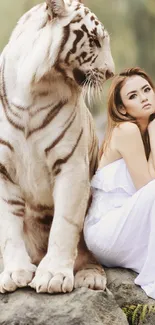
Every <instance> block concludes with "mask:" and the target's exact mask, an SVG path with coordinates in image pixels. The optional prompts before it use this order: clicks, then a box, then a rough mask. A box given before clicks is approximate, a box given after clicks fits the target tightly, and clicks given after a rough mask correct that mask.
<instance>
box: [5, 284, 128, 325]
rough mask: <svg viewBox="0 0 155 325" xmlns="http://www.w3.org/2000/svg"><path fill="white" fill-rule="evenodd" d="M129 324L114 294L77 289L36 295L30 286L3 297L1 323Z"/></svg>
mask: <svg viewBox="0 0 155 325" xmlns="http://www.w3.org/2000/svg"><path fill="white" fill-rule="evenodd" d="M36 324H37V325H88V324H89V325H103V324H106V325H120V324H121V325H127V324H128V322H127V320H126V317H125V314H124V313H123V311H122V310H121V309H120V308H119V307H118V305H117V304H116V302H115V300H114V298H113V296H112V295H109V294H107V293H106V292H102V291H93V290H90V289H85V288H82V289H77V290H74V291H73V292H72V293H70V294H60V295H53V296H51V295H47V294H36V293H35V292H34V291H32V290H30V289H24V290H20V289H19V290H17V291H16V292H14V293H12V294H5V295H1V296H0V325H36Z"/></svg>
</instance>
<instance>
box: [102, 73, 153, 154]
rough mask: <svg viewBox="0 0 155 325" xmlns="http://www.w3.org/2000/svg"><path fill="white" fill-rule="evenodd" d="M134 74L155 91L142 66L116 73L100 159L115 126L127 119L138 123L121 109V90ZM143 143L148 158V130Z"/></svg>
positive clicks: (110, 90)
mask: <svg viewBox="0 0 155 325" xmlns="http://www.w3.org/2000/svg"><path fill="white" fill-rule="evenodd" d="M133 76H140V77H142V78H144V79H146V80H147V81H148V83H149V84H150V86H151V87H152V88H153V90H154V91H155V86H154V84H153V82H152V80H151V78H150V77H149V76H148V75H147V73H146V72H145V71H144V70H142V69H141V68H138V67H136V68H131V69H125V70H124V71H122V72H121V73H120V74H118V75H116V76H115V77H114V78H113V80H112V84H111V86H110V89H109V94H108V123H107V128H106V132H105V138H104V141H103V143H102V145H101V148H100V151H99V159H100V158H101V156H102V154H103V153H104V152H105V151H106V149H107V147H108V145H109V143H110V139H111V135H112V131H113V129H114V127H116V126H118V125H119V124H120V123H122V122H125V121H130V122H133V123H137V122H136V119H135V118H133V117H132V116H131V115H129V114H128V113H126V114H125V115H124V114H122V113H121V111H120V110H119V108H120V106H123V102H122V99H121V95H120V91H121V89H122V87H123V85H124V83H125V82H126V80H127V79H128V78H130V77H133ZM142 139H143V143H144V148H145V153H146V157H147V159H148V157H149V154H150V142H149V136H148V131H146V133H145V135H144V137H142Z"/></svg>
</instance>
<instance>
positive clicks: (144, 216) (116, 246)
mask: <svg viewBox="0 0 155 325" xmlns="http://www.w3.org/2000/svg"><path fill="white" fill-rule="evenodd" d="M154 113H155V88H154V85H153V83H152V81H151V79H150V77H149V76H148V75H147V74H146V73H145V72H144V71H143V70H141V69H140V68H132V69H128V70H125V71H124V72H122V73H120V74H119V75H118V76H115V77H114V79H113V82H112V85H111V88H110V92H109V97H108V127H107V132H106V136H105V140H104V143H103V145H102V147H101V152H100V164H99V169H98V170H97V172H96V174H95V176H94V177H93V179H92V183H91V185H92V203H91V206H90V208H89V211H88V214H87V217H86V220H85V225H84V235H85V240H86V244H87V246H88V248H89V249H90V251H92V252H93V254H94V255H95V256H96V258H97V259H98V261H99V262H100V263H102V264H103V265H106V266H108V267H115V266H116V267H117V266H119V267H125V268H131V269H132V270H134V271H136V272H137V273H139V274H138V276H137V278H136V279H135V283H136V284H138V285H140V286H141V287H142V288H143V290H145V292H146V294H147V295H148V296H150V297H152V298H154V299H155V168H154V167H155V120H153V117H154V115H153V114H154Z"/></svg>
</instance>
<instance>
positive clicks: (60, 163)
mask: <svg viewBox="0 0 155 325" xmlns="http://www.w3.org/2000/svg"><path fill="white" fill-rule="evenodd" d="M82 134H83V129H81V131H80V134H79V136H78V138H77V141H76V143H75V145H74V147H73V149H72V150H71V152H70V153H69V154H68V155H67V156H66V157H64V158H60V159H58V160H56V162H55V163H54V165H53V167H52V170H53V171H55V170H57V169H58V170H59V169H60V165H62V164H65V163H66V162H67V161H68V160H69V158H70V157H71V156H72V155H73V153H74V151H75V150H76V148H77V146H78V143H79V141H80V139H81V136H82Z"/></svg>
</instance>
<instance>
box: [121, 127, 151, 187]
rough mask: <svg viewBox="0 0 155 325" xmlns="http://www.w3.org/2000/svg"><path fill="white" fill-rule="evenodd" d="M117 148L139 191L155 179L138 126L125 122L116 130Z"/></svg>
mask: <svg viewBox="0 0 155 325" xmlns="http://www.w3.org/2000/svg"><path fill="white" fill-rule="evenodd" d="M154 144H155V142H154ZM115 146H116V149H117V150H118V152H119V153H120V154H121V156H122V158H124V160H125V162H126V164H127V167H128V170H129V173H130V175H131V178H132V180H133V183H134V185H135V187H136V188H137V189H140V188H141V187H143V186H144V185H146V184H147V183H149V182H150V181H151V180H152V179H154V178H155V175H154V174H153V175H152V172H151V170H150V165H149V164H150V163H149V162H148V161H147V159H146V155H145V150H144V145H143V141H142V137H141V133H140V130H139V128H138V126H137V125H136V124H134V123H131V122H124V123H122V124H120V126H119V127H118V128H115ZM150 161H151V158H150Z"/></svg>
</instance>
